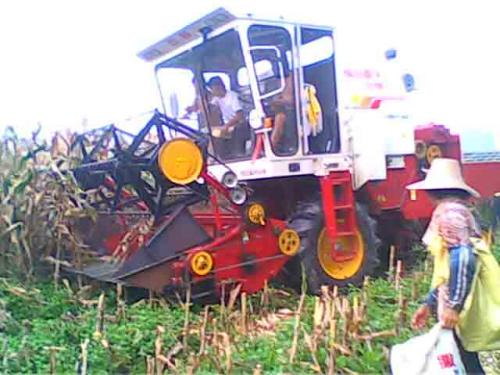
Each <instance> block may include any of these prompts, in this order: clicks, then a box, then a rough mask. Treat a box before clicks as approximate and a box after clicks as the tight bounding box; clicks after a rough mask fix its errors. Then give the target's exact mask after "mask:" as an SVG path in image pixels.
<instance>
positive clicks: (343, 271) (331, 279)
mask: <svg viewBox="0 0 500 375" xmlns="http://www.w3.org/2000/svg"><path fill="white" fill-rule="evenodd" d="M356 213H357V222H358V228H357V231H356V232H355V234H354V235H350V236H342V237H339V238H337V239H336V241H335V247H336V248H337V249H339V250H341V251H339V252H338V253H337V254H334V253H333V252H332V248H333V247H332V244H331V241H330V238H329V237H328V235H327V232H326V228H325V221H324V215H323V206H322V203H321V201H320V200H315V201H309V202H301V203H299V205H298V206H297V210H296V213H295V214H294V215H293V216H292V218H291V219H290V220H289V226H290V228H292V229H294V230H296V231H297V232H298V233H299V235H300V238H301V248H300V252H299V254H298V256H297V257H296V258H294V259H293V260H292V263H291V264H290V266H289V268H288V273H289V276H288V277H294V278H295V282H294V283H293V286H295V287H297V286H298V285H300V283H299V282H298V281H300V277H297V276H299V275H301V265H302V266H303V268H304V273H305V277H306V281H307V288H308V291H309V292H310V293H319V292H320V289H321V286H322V285H338V286H340V287H343V286H346V285H349V284H354V285H359V284H361V283H362V282H363V279H364V277H365V276H367V275H370V274H372V272H373V271H374V269H375V268H376V267H377V265H378V255H377V254H378V248H379V246H380V243H381V242H380V240H379V239H378V238H377V236H376V234H375V233H376V230H375V227H376V222H375V220H373V219H372V218H371V217H370V216H369V215H368V210H367V208H366V206H364V205H361V204H358V203H357V204H356Z"/></svg>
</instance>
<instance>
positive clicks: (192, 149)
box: [158, 138, 203, 185]
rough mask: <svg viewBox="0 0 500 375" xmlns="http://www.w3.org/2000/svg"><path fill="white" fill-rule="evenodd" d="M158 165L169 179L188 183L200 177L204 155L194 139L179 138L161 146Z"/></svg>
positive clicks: (180, 183) (176, 182)
mask: <svg viewBox="0 0 500 375" xmlns="http://www.w3.org/2000/svg"><path fill="white" fill-rule="evenodd" d="M158 165H159V167H160V170H161V172H162V173H163V175H164V176H165V177H166V178H167V179H168V180H170V181H172V182H173V183H175V184H179V185H187V184H190V183H192V182H194V181H196V179H197V178H198V177H200V174H201V170H202V168H203V155H202V153H201V150H200V148H199V147H198V146H197V145H196V144H195V143H194V142H193V141H192V140H190V139H184V138H178V139H174V140H172V141H170V142H168V143H166V144H164V145H163V146H162V147H161V149H160V152H159V154H158Z"/></svg>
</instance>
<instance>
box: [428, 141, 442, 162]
mask: <svg viewBox="0 0 500 375" xmlns="http://www.w3.org/2000/svg"><path fill="white" fill-rule="evenodd" d="M442 157H443V151H442V150H441V147H439V146H438V145H430V146H429V147H428V148H427V162H428V163H429V164H432V162H433V161H434V159H436V158H442Z"/></svg>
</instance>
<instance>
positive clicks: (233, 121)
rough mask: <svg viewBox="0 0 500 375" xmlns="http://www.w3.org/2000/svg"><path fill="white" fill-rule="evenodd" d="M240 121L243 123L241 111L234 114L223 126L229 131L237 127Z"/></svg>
mask: <svg viewBox="0 0 500 375" xmlns="http://www.w3.org/2000/svg"><path fill="white" fill-rule="evenodd" d="M242 121H243V111H242V110H241V109H240V110H239V111H238V112H236V114H235V115H234V117H233V118H232V119H231V120H229V121H228V122H227V123H225V124H224V127H225V128H227V129H230V128H232V127H233V126H236V125H238V124H239V123H240V122H242Z"/></svg>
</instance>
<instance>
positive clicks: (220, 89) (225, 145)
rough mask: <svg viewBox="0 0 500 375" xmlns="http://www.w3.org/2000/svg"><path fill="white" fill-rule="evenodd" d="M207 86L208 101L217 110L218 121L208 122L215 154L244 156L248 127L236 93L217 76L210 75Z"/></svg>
mask: <svg viewBox="0 0 500 375" xmlns="http://www.w3.org/2000/svg"><path fill="white" fill-rule="evenodd" d="M207 87H208V90H209V91H210V94H211V96H212V99H211V102H210V103H211V104H212V105H213V106H215V108H216V109H217V110H218V111H219V116H218V121H216V123H211V124H210V126H211V133H212V136H213V142H214V148H215V150H216V152H217V154H218V155H220V156H221V157H222V158H223V159H235V158H240V157H244V156H245V145H246V141H247V139H248V134H249V127H248V124H247V122H246V120H245V116H244V115H243V109H242V106H241V103H240V101H239V99H238V94H236V93H235V92H234V91H231V90H228V89H227V88H226V86H225V84H224V81H223V80H222V78H220V77H218V76H216V77H212V78H211V79H210V80H209V81H208V83H207Z"/></svg>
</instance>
